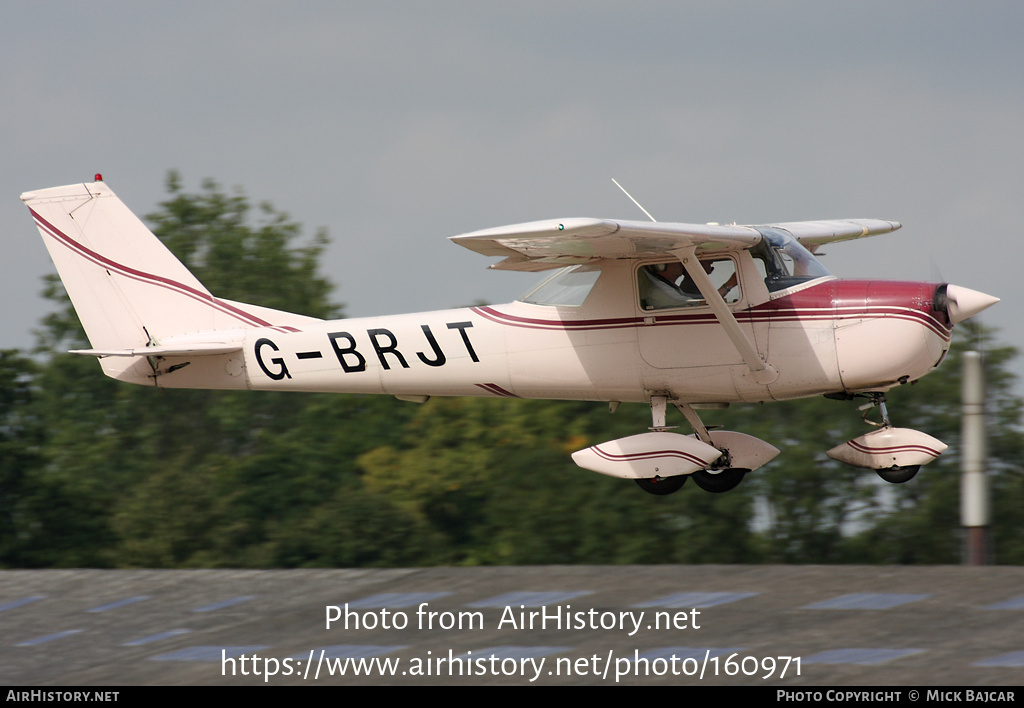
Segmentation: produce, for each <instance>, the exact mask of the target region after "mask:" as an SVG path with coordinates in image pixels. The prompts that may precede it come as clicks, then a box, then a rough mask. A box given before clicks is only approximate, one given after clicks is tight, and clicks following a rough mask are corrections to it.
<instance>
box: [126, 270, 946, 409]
mask: <svg viewBox="0 0 1024 708" xmlns="http://www.w3.org/2000/svg"><path fill="white" fill-rule="evenodd" d="M741 255H742V254H741ZM634 271H635V266H633V265H632V264H629V263H623V262H616V261H612V262H609V263H607V264H604V266H603V267H602V269H601V275H600V278H598V279H597V282H596V284H595V285H594V286H593V288H592V289H591V291H590V292H589V294H588V295H587V297H586V298H585V300H584V302H583V303H582V304H581V305H579V306H574V307H566V306H552V305H541V304H531V303H528V302H521V301H516V302H513V303H509V304H505V305H496V306H480V307H471V308H461V309H454V310H443V311H437V312H426V313H418V314H409V315H394V316H384V317H370V318H352V319H344V320H335V321H329V322H315V323H310V324H308V325H302V326H299V327H280V326H279V327H263V328H255V329H247V330H244V331H243V332H240V334H241V336H244V346H243V347H242V351H241V352H236V353H233V354H225V355H220V356H216V357H199V358H196V359H194V360H191V361H190V360H188V359H187V358H168V359H167V360H166V361H164V362H161V364H160V369H159V370H160V371H164V372H167V373H162V374H160V375H159V376H158V377H157V380H156V382H157V383H158V385H160V386H165V387H218V388H250V389H258V390H291V391H338V392H350V393H374V394H392V395H397V396H401V397H411V398H414V399H415V398H422V397H425V396H438V395H445V396H499V397H518V398H555V399H564V400H594V401H648V400H650V398H651V396H652V395H665V396H667V397H668V398H670V399H679V400H686V401H690V402H694V403H728V402H738V401H768V400H781V399H790V398H798V397H802V396H808V395H817V394H824V393H836V392H842V391H847V392H853V391H864V390H873V391H880V390H886V389H888V388H890V387H892V386H894V385H897V384H898V383H900V382H907V381H913V380H916V379H918V378H920V377H921V376H923V375H924V374H926V373H928V372H929V371H930V370H932V369H933V368H934V367H935V366H936V365H938V363H939V362H940V361H941V359H942V358H943V356H944V355H945V353H946V351H947V349H948V347H949V341H950V331H951V327H950V325H949V321H948V317H947V316H946V314H945V312H944V311H943V310H941V309H937V308H936V306H935V294H936V288H937V286H936V285H931V284H924V283H893V282H880V281H869V280H854V281H840V280H837V279H835V278H830V277H826V278H822V279H819V280H817V281H811V282H809V283H807V284H805V285H804V286H803V287H798V288H793V289H791V290H789V291H785V292H783V293H781V294H780V295H779V296H777V297H768V298H764V297H763V293H762V294H761V295H762V297H761V299H762V300H763V301H762V302H759V303H757V304H753V303H752V302H751V301H750V300H752V299H754V298H752V297H748V295H749V293H750V291H751V290H753V289H754V288H753V287H751V284H750V283H744V286H745V287H744V290H743V296H742V297H741V298H740V299H739V300H738V301H737V302H736V303H735V304H733V305H732V307H731V309H732V311H733V313H734V315H735V316H736V319H737V321H738V322H739V323H740V326H741V327H742V328H743V329H744V330H745V332H746V334H747V335H748V336H749V337H750V339H751V340H752V341H753V342H754V343H755V345H756V347H757V350H758V353H759V355H760V356H761V357H762V358H763V359H764V360H766V361H771V362H772V363H773V364H774V366H775V367H776V368H777V370H778V376H777V378H776V379H775V380H774V381H771V382H770V383H762V382H758V381H757V380H755V379H753V378H752V377H750V376H749V375H748V374H749V372H748V369H747V366H746V365H745V364H744V362H743V361H742V359H741V358H740V356H739V354H738V353H737V351H736V349H735V347H734V346H733V345H732V344H731V343H730V341H729V340H728V339H727V337H726V336H725V335H724V333H723V331H722V327H721V326H720V325H719V323H718V321H717V320H716V318H715V316H714V314H713V313H711V312H710V311H708V309H707V308H706V307H701V306H696V307H689V308H677V309H665V310H658V311H657V312H649V311H644V310H643V309H642V307H641V305H640V304H639V303H640V301H639V300H638V298H637V297H636V296H635V292H634V291H635V287H634V283H635V273H634ZM623 293H626V296H625V297H624V296H623ZM186 361H189V365H188V366H182V367H179V368H174V367H176V366H177V365H179V364H182V363H185V362H186ZM172 369H173V370H172ZM225 372H227V374H228V376H227V377H225ZM119 378H122V379H123V380H134V381H136V382H137V383H148V384H150V385H152V383H153V381H154V379H153V369H152V367H151V366H150V365H149V364H148V363H146V362H144V361H137V362H136V364H135V365H134V366H132V367H131V369H130V370H129V371H125V372H123V373H122V375H121V376H119Z"/></svg>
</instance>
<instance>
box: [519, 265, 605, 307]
mask: <svg viewBox="0 0 1024 708" xmlns="http://www.w3.org/2000/svg"><path fill="white" fill-rule="evenodd" d="M600 275H601V269H600V268H599V267H598V266H591V265H576V266H569V267H568V268H561V269H559V270H557V271H555V272H554V274H553V275H550V276H548V277H547V278H545V279H544V280H542V281H541V283H540V284H539V285H537V286H536V287H534V288H533V289H532V290H530V291H529V292H527V293H526V294H525V295H523V296H522V297H521V298H519V299H520V300H521V301H523V302H529V303H533V304H534V305H556V306H559V307H579V306H580V305H582V304H583V301H584V300H586V299H587V295H589V294H590V290H591V288H593V287H594V283H596V282H597V279H598V277H600Z"/></svg>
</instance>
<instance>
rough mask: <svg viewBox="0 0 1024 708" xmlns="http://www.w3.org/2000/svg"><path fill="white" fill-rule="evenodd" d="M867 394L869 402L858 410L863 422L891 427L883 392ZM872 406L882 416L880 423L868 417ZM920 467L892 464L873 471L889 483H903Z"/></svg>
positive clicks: (885, 427)
mask: <svg viewBox="0 0 1024 708" xmlns="http://www.w3.org/2000/svg"><path fill="white" fill-rule="evenodd" d="M869 396H870V398H871V402H870V403H865V404H864V405H863V406H861V407H860V410H862V411H863V413H862V414H861V418H863V419H864V422H865V423H867V424H868V425H873V426H875V427H876V428H881V429H883V430H885V429H887V428H891V427H892V421H891V420H889V411H888V409H886V407H885V394H884V393H881V392H878V393H872V394H869ZM872 408H877V409H878V413H879V415H881V416H882V422H881V423H877V422H875V421H873V420H871V419H870V418H868V414H869V413H870V412H871V409H872ZM920 469H921V465H906V466H903V467H900V466H898V465H893V466H892V467H885V468H878V469H875V472H876V473H877V474H878V476H879V477H881V478H882V479H884V480H885V481H886V482H889V483H890V484H903V483H904V482H909V481H910V480H912V479H913V478H914V476H915V475H916V474H917V473H918V471H919V470H920Z"/></svg>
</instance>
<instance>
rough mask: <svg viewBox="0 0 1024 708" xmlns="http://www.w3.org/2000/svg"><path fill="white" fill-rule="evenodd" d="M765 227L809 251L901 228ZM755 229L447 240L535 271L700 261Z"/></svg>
mask: <svg viewBox="0 0 1024 708" xmlns="http://www.w3.org/2000/svg"><path fill="white" fill-rule="evenodd" d="M765 226H766V227H769V228H774V229H784V230H786V231H789V232H790V233H791V234H793V236H794V237H795V238H796V239H797V240H798V241H800V242H801V243H803V244H804V245H805V246H807V247H808V248H810V249H811V250H813V249H814V248H816V247H817V246H820V245H821V244H825V243H831V242H833V241H845V240H848V239H854V238H862V237H864V236H874V235H876V234H882V233H888V232H890V231H895V230H896V229H898V228H900V224H899V222H896V221H885V220H882V219H844V220H833V221H798V222H789V223H782V224H766V225H765ZM758 228H759V227H756V226H736V225H719V224H677V223H658V222H648V221H616V220H612V219H587V218H572V219H548V220H545V221H532V222H529V223H525V224H512V225H510V226H499V227H497V228H493V229H484V230H482V231H473V232H472V233H468V234H461V235H459V236H452V237H450V239H451V240H452V241H454V242H455V243H457V244H459V245H460V246H464V247H466V248H468V249H470V250H471V251H476V252H477V253H481V254H483V255H485V256H504V257H505V260H503V261H501V262H499V263H496V264H494V265H492V266H491V268H495V269H498V270H521V271H539V270H547V269H549V268H558V267H560V266H564V265H572V264H576V263H586V262H588V261H591V260H596V259H599V258H616V259H618V258H651V257H661V258H673V257H675V254H676V253H678V252H679V251H680V250H682V249H690V248H692V249H694V251H695V252H696V253H697V254H698V255H703V254H705V253H712V252H724V251H738V250H742V249H747V248H752V247H753V246H756V245H757V244H758V243H760V241H761V238H762V237H761V234H760V233H759V231H758ZM760 228H764V227H760Z"/></svg>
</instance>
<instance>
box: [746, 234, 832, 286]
mask: <svg viewBox="0 0 1024 708" xmlns="http://www.w3.org/2000/svg"><path fill="white" fill-rule="evenodd" d="M758 231H759V232H760V233H761V235H762V236H764V240H763V241H761V243H759V244H758V245H757V246H755V247H754V248H752V249H750V255H752V256H753V257H754V264H755V265H756V266H757V268H758V270H759V271H761V272H762V274H763V275H764V284H765V285H766V286H767V287H768V291H769V292H776V291H778V290H785V289H786V288H791V287H793V286H794V285H799V284H801V283H806V282H807V281H810V280H814V279H816V278H824V277H826V276H830V275H832V274H831V273H830V272H829V271H828V268H826V267H825V266H823V265H822V264H821V262H820V261H819V260H818V259H817V258H815V257H814V256H813V255H812V254H811V252H810V251H808V250H807V249H806V248H804V247H803V245H802V244H801V243H800V242H799V241H797V240H796V239H795V238H793V237H792V236H791V235H790V234H789V233H788V232H786V231H783V230H782V229H769V228H764V227H762V228H759V229H758Z"/></svg>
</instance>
